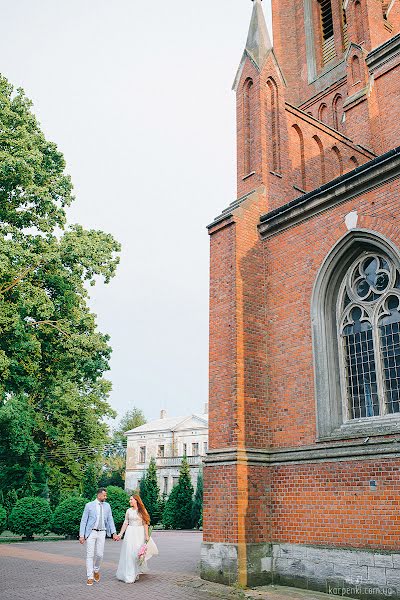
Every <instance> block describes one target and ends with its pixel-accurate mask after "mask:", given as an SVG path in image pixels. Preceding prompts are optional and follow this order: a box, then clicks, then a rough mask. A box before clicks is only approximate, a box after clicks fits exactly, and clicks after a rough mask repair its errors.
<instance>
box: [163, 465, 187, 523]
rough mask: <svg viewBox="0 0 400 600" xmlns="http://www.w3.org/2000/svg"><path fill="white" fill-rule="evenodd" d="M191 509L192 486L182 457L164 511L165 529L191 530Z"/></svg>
mask: <svg viewBox="0 0 400 600" xmlns="http://www.w3.org/2000/svg"><path fill="white" fill-rule="evenodd" d="M192 508H193V486H192V482H191V479H190V470H189V464H188V461H187V459H186V457H185V456H184V457H183V459H182V465H181V468H180V472H179V481H178V483H177V485H176V486H175V487H174V488H173V489H172V492H171V493H170V495H169V498H168V500H167V504H166V507H165V510H164V515H163V523H164V527H166V528H167V529H191V528H192V526H193V523H192Z"/></svg>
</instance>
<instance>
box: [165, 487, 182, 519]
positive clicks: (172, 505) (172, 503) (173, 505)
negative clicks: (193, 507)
mask: <svg viewBox="0 0 400 600" xmlns="http://www.w3.org/2000/svg"><path fill="white" fill-rule="evenodd" d="M177 495H178V486H177V485H176V486H174V487H173V488H172V490H171V493H170V495H169V496H168V500H167V502H166V504H165V508H164V512H163V525H164V527H165V529H176V511H177Z"/></svg>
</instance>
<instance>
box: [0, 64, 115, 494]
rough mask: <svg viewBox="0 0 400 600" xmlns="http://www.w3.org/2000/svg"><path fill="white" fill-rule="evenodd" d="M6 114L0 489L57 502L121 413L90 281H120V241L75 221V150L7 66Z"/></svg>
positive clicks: (0, 187) (0, 98) (1, 201)
mask: <svg viewBox="0 0 400 600" xmlns="http://www.w3.org/2000/svg"><path fill="white" fill-rule="evenodd" d="M0 124H1V136H0V333H1V335H0V467H1V468H0V472H1V473H0V489H3V490H4V489H9V488H10V487H11V488H13V489H15V490H18V495H24V494H25V495H26V494H34V495H46V496H47V495H49V496H50V498H51V499H52V501H53V502H54V501H55V500H56V497H57V495H58V493H59V490H60V489H63V490H68V489H69V490H72V489H75V488H76V487H77V486H79V485H80V482H81V481H82V478H83V475H84V471H85V469H86V466H87V464H88V463H89V464H90V463H93V459H94V457H95V456H98V457H99V458H101V455H102V453H103V447H104V444H105V443H106V442H107V441H108V439H109V438H108V428H107V426H106V424H105V422H104V417H111V416H115V412H114V411H113V410H112V409H111V407H110V405H109V403H108V396H109V393H110V389H111V385H110V383H109V382H108V381H106V380H104V379H103V378H102V375H103V373H104V372H105V371H106V370H107V369H108V368H109V367H108V361H109V357H110V353H111V348H110V346H109V343H108V341H109V338H108V336H107V335H104V334H102V333H101V332H100V331H98V329H97V326H96V320H95V315H94V314H93V313H92V312H91V311H90V309H89V306H88V296H89V294H88V285H87V284H90V285H94V284H95V282H96V281H98V280H99V279H103V280H104V281H105V282H106V283H108V282H109V281H110V279H111V278H112V277H113V276H114V274H115V272H116V267H117V264H118V261H119V259H118V257H117V253H118V252H119V250H120V247H119V244H118V243H117V242H116V241H115V240H114V239H113V237H112V236H111V235H109V234H106V233H104V232H102V231H94V230H85V229H83V228H82V227H81V226H80V225H72V226H68V225H67V221H66V213H65V209H66V207H67V206H68V205H69V204H70V203H71V201H72V200H73V197H72V184H71V180H70V178H69V176H68V175H66V174H65V172H64V171H65V161H64V158H63V156H62V154H61V153H60V152H59V151H58V149H57V147H56V146H55V144H53V143H51V142H49V141H47V140H46V139H45V137H44V135H43V133H42V131H41V130H40V127H39V124H38V122H37V120H36V118H35V116H34V115H33V113H32V112H31V103H30V101H29V100H28V99H27V98H26V96H25V95H24V93H23V91H22V90H14V89H13V87H12V86H11V85H10V84H9V83H8V81H7V80H6V79H5V78H4V77H2V76H0ZM16 416H17V420H15V417H16ZM12 432H13V433H12ZM14 434H17V435H14Z"/></svg>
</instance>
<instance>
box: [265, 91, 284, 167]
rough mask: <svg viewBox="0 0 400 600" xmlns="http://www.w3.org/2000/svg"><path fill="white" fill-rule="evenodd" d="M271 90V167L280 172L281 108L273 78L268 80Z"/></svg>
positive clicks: (269, 113)
mask: <svg viewBox="0 0 400 600" xmlns="http://www.w3.org/2000/svg"><path fill="white" fill-rule="evenodd" d="M267 86H268V91H269V98H268V100H269V102H268V109H269V110H268V115H267V122H268V123H269V132H270V144H271V154H272V161H271V169H272V171H274V172H276V173H279V172H280V170H281V165H280V130H279V108H278V88H277V85H276V83H275V81H274V80H273V79H268V81H267Z"/></svg>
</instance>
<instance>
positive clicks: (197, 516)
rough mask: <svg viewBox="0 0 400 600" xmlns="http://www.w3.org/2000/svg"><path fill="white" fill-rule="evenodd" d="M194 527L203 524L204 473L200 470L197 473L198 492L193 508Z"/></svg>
mask: <svg viewBox="0 0 400 600" xmlns="http://www.w3.org/2000/svg"><path fill="white" fill-rule="evenodd" d="M192 523H193V527H196V528H197V529H199V528H200V527H201V526H202V525H203V473H202V472H201V470H199V474H198V475H197V484H196V493H195V495H194V500H193V508H192Z"/></svg>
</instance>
